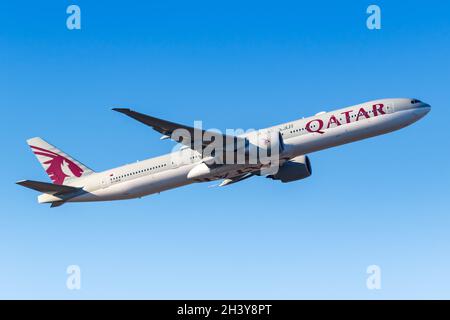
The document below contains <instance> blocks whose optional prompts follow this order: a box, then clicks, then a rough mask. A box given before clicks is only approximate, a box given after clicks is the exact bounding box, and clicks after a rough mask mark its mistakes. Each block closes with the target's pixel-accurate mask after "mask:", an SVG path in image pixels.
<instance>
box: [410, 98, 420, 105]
mask: <svg viewBox="0 0 450 320" xmlns="http://www.w3.org/2000/svg"><path fill="white" fill-rule="evenodd" d="M421 102H422V101H420V100H417V99H413V100H411V103H412V104H415V103H421Z"/></svg>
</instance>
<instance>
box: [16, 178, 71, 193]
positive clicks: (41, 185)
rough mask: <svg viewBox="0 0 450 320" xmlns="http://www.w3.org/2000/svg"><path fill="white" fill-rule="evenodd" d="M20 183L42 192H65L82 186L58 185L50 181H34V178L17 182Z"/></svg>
mask: <svg viewBox="0 0 450 320" xmlns="http://www.w3.org/2000/svg"><path fill="white" fill-rule="evenodd" d="M16 183H17V184H18V185H21V186H23V187H26V188H29V189H33V190H36V191H39V192H42V193H48V194H64V193H70V192H75V191H78V190H80V188H75V187H70V186H63V185H57V184H53V183H48V182H40V181H32V180H23V181H19V182H16Z"/></svg>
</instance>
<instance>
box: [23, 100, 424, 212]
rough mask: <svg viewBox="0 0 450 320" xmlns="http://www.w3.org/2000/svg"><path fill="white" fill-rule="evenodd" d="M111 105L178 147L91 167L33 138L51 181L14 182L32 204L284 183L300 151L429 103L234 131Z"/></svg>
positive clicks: (304, 162)
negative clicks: (32, 193) (214, 185)
mask: <svg viewBox="0 0 450 320" xmlns="http://www.w3.org/2000/svg"><path fill="white" fill-rule="evenodd" d="M113 110H114V111H117V112H119V113H122V114H124V115H126V116H128V117H130V118H132V119H134V120H137V121H139V122H141V123H143V124H145V125H147V126H149V127H151V128H153V129H154V130H156V131H157V132H159V133H161V134H162V137H161V139H162V140H165V139H172V140H174V141H175V142H177V143H178V145H179V146H181V148H180V149H179V150H177V151H174V152H172V153H169V154H166V155H163V156H160V157H156V158H150V159H147V160H144V161H139V162H136V163H133V164H128V165H124V166H121V167H117V168H113V169H109V170H105V171H103V172H94V171H93V170H92V169H90V168H88V167H87V166H85V165H84V164H82V163H81V162H79V161H77V160H76V159H74V158H72V157H71V156H69V155H68V154H66V153H64V152H63V151H61V150H59V149H57V148H56V147H55V146H53V145H51V144H49V143H48V142H46V141H44V140H43V139H41V138H38V137H36V138H32V139H29V140H27V143H28V145H29V146H30V148H31V149H32V151H33V153H34V154H35V156H36V157H37V159H38V160H39V162H40V163H41V165H42V166H43V168H44V170H45V171H46V173H47V174H48V176H49V177H50V179H51V180H52V183H49V182H40V181H34V180H22V181H19V182H17V184H19V185H21V186H24V187H27V188H30V189H33V190H36V191H38V192H40V193H42V194H41V195H39V196H38V202H39V203H49V204H51V207H59V206H61V205H63V204H65V203H68V202H93V201H113V200H125V199H135V198H141V197H144V196H147V195H151V194H159V193H161V192H163V191H166V190H170V189H174V188H178V187H181V186H185V185H189V184H192V183H197V182H207V181H216V180H222V182H221V183H220V184H219V185H218V186H220V187H224V186H227V185H230V184H233V183H237V182H240V181H243V180H245V179H248V178H251V177H254V176H265V177H267V178H270V179H272V180H276V181H281V182H283V183H289V182H293V181H297V180H302V179H305V178H308V177H309V176H311V174H312V167H311V162H310V160H309V158H308V154H311V153H313V152H317V151H320V150H324V149H327V148H332V147H336V146H340V145H343V144H347V143H351V142H354V141H358V140H362V139H367V138H370V137H374V136H378V135H382V134H386V133H389V132H392V131H395V130H399V129H401V128H404V127H406V126H409V125H410V124H412V123H414V122H416V121H418V120H419V119H421V118H423V117H424V116H425V115H426V114H427V113H428V112H429V111H430V110H431V106H430V105H429V104H427V103H425V102H422V101H420V100H418V99H414V98H395V99H380V100H373V101H369V102H365V103H362V104H358V105H354V106H350V107H346V108H342V109H339V110H335V111H331V112H319V113H317V114H316V115H314V116H312V117H308V118H302V119H299V120H295V121H292V122H288V123H284V124H281V125H276V126H273V127H269V128H265V129H261V130H257V131H251V132H244V133H242V134H239V135H230V134H222V133H220V132H215V131H207V130H203V129H201V128H198V127H190V126H186V125H182V124H177V123H175V122H171V121H167V120H163V119H159V118H155V117H152V116H149V115H145V114H142V113H139V112H136V111H133V110H130V109H126V108H115V109H113ZM208 138H209V139H208ZM215 141H218V143H217V144H216V145H215V146H214V148H212V145H213V144H214V142H215ZM208 149H212V151H211V150H208ZM251 150H253V151H255V150H256V151H257V153H256V156H251V154H252V153H254V152H251ZM262 150H264V151H265V153H264V152H261V151H262ZM207 151H208V152H207ZM256 151H255V152H256ZM260 154H263V155H264V154H265V155H266V156H261V155H260ZM230 159H232V160H230ZM238 159H239V160H240V161H237V160H238ZM225 160H226V161H225Z"/></svg>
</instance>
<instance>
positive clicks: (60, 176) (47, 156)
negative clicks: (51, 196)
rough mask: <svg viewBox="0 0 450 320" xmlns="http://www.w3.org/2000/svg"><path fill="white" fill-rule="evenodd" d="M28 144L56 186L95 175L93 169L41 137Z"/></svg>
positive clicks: (31, 140)
mask: <svg viewBox="0 0 450 320" xmlns="http://www.w3.org/2000/svg"><path fill="white" fill-rule="evenodd" d="M27 142H28V145H29V146H30V148H31V150H32V151H33V153H34V154H35V156H36V157H37V159H38V161H39V162H40V163H41V165H42V167H43V168H44V170H45V172H47V174H48V176H49V177H50V179H52V181H53V183H54V184H59V185H62V184H67V183H69V182H70V181H71V180H72V179H76V178H80V177H82V176H87V175H89V174H91V173H93V171H92V170H91V169H89V168H88V167H86V166H85V165H83V164H82V163H80V162H79V161H77V160H75V159H74V158H72V157H71V156H69V155H68V154H66V153H64V152H62V151H61V150H59V149H58V148H56V147H55V146H53V145H51V144H50V143H48V142H47V141H45V140H43V139H41V138H39V137H36V138H32V139H29V140H27Z"/></svg>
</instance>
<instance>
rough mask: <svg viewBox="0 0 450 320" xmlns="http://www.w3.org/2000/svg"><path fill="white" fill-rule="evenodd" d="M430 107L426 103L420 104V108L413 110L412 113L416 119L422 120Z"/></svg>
mask: <svg viewBox="0 0 450 320" xmlns="http://www.w3.org/2000/svg"><path fill="white" fill-rule="evenodd" d="M430 110H431V106H430V105H429V104H428V103H422V104H421V105H420V106H418V107H417V108H416V110H414V113H415V114H416V115H417V117H418V118H422V117H424V116H426V115H427V114H428V112H430Z"/></svg>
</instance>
